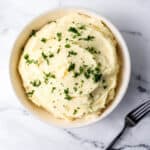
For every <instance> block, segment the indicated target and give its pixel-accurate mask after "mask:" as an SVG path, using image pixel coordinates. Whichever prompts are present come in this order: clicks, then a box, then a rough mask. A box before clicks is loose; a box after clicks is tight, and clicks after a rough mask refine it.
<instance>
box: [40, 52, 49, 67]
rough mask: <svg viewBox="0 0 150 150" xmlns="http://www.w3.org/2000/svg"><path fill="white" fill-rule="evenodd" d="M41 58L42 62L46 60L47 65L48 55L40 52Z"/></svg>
mask: <svg viewBox="0 0 150 150" xmlns="http://www.w3.org/2000/svg"><path fill="white" fill-rule="evenodd" d="M41 55H42V57H43V59H44V60H46V62H47V64H48V65H49V60H48V55H46V54H45V53H44V52H42V54H41Z"/></svg>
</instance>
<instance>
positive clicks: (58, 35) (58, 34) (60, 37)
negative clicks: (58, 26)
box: [56, 32, 62, 41]
mask: <svg viewBox="0 0 150 150" xmlns="http://www.w3.org/2000/svg"><path fill="white" fill-rule="evenodd" d="M56 35H57V38H58V41H61V39H62V33H61V32H57V34H56Z"/></svg>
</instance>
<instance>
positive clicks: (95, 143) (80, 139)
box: [64, 129, 105, 150]
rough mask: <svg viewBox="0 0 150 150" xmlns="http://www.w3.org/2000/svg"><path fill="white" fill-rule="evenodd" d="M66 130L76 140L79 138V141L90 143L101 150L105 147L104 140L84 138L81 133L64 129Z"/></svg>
mask: <svg viewBox="0 0 150 150" xmlns="http://www.w3.org/2000/svg"><path fill="white" fill-rule="evenodd" d="M64 131H65V132H66V133H67V134H68V135H70V136H71V137H72V138H73V139H74V140H77V141H78V142H80V143H81V144H85V143H88V144H90V145H92V146H93V148H99V149H101V150H104V149H105V145H104V143H103V142H100V141H97V140H91V139H87V138H82V137H80V136H79V135H77V134H75V133H73V132H72V131H69V130H66V129H64Z"/></svg>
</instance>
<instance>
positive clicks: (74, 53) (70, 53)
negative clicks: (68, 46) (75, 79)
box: [67, 50, 77, 57]
mask: <svg viewBox="0 0 150 150" xmlns="http://www.w3.org/2000/svg"><path fill="white" fill-rule="evenodd" d="M74 55H77V52H75V51H73V50H71V51H69V52H68V56H67V57H71V56H74Z"/></svg>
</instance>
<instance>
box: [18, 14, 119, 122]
mask: <svg viewBox="0 0 150 150" xmlns="http://www.w3.org/2000/svg"><path fill="white" fill-rule="evenodd" d="M118 66H119V65H118V58H117V52H116V41H115V39H114V37H113V35H112V33H111V31H110V30H109V29H108V28H107V27H106V26H105V25H104V24H103V22H102V21H101V20H98V19H96V18H93V17H89V16H86V15H84V14H79V13H71V14H68V15H65V16H63V17H61V18H59V19H57V20H55V21H51V22H50V23H48V24H46V25H45V26H43V27H42V28H41V29H40V30H39V31H35V30H33V32H32V35H31V37H30V38H29V40H28V42H27V43H26V45H25V47H24V51H23V53H22V55H21V57H20V61H19V66H18V69H19V73H20V76H21V79H22V82H23V86H24V89H25V91H26V94H27V96H28V98H29V100H31V101H32V102H33V103H34V104H36V105H37V106H39V107H42V108H44V109H45V110H47V111H48V112H50V113H51V114H52V115H53V116H55V117H56V118H61V119H65V120H75V119H81V118H90V117H97V116H99V115H100V114H101V113H102V112H103V110H104V109H105V108H106V107H107V105H108V103H109V102H110V101H112V100H113V98H114V96H115V89H116V86H117V78H118V70H119V69H118V68H119V67H118Z"/></svg>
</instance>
